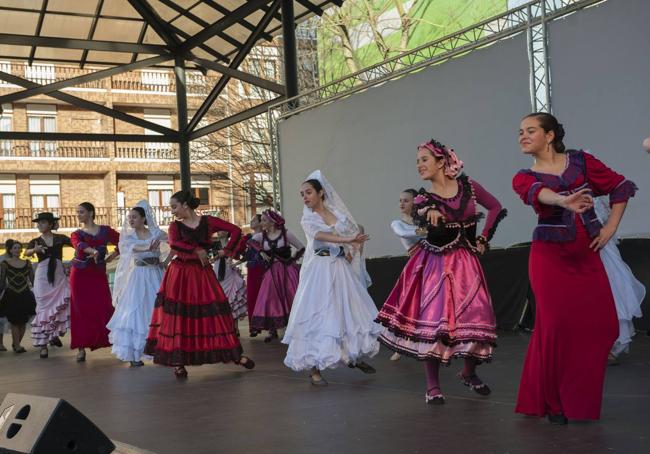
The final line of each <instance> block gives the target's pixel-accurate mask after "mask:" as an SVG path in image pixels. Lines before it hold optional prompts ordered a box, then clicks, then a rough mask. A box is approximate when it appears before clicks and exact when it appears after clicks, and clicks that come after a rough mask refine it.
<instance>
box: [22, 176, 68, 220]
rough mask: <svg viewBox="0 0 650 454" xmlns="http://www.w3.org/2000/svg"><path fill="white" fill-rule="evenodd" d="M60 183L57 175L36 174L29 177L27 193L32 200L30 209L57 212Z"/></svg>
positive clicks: (35, 211)
mask: <svg viewBox="0 0 650 454" xmlns="http://www.w3.org/2000/svg"><path fill="white" fill-rule="evenodd" d="M60 193H61V184H60V182H59V176H58V175H36V176H31V177H29V194H30V196H31V201H32V211H33V212H34V213H37V212H39V211H51V212H53V213H55V214H57V212H58V209H59V207H60V206H61V205H60V203H59V197H60Z"/></svg>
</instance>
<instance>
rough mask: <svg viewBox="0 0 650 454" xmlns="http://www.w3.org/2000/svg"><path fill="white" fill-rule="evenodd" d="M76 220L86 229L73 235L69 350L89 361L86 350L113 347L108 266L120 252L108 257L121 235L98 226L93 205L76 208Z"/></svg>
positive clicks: (106, 227) (78, 358)
mask: <svg viewBox="0 0 650 454" xmlns="http://www.w3.org/2000/svg"><path fill="white" fill-rule="evenodd" d="M77 219H79V222H81V223H82V224H83V225H84V227H83V228H81V229H79V230H76V231H75V232H73V233H72V236H71V237H70V240H71V242H72V247H73V248H74V249H75V256H74V259H73V260H72V269H71V271H70V334H71V341H70V348H73V349H74V348H77V349H79V352H78V353H77V361H78V362H83V361H85V360H86V350H85V349H86V348H89V349H91V350H96V349H98V348H103V347H110V345H111V344H110V342H109V341H108V329H107V328H106V324H107V323H108V322H109V320H110V319H111V317H112V316H113V304H112V302H111V301H112V300H111V290H110V288H109V287H108V277H107V276H106V264H107V263H108V262H110V261H111V260H113V259H114V258H115V257H116V256H117V255H118V254H119V250H118V249H117V248H116V249H115V251H114V252H113V253H111V254H108V255H107V252H108V249H107V246H108V245H109V244H113V245H115V246H117V243H118V242H119V240H120V234H119V233H117V232H116V231H115V230H113V229H112V228H110V227H109V226H107V225H97V224H95V207H94V206H93V204H92V203H90V202H84V203H81V204H79V206H77Z"/></svg>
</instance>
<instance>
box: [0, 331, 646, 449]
mask: <svg viewBox="0 0 650 454" xmlns="http://www.w3.org/2000/svg"><path fill="white" fill-rule="evenodd" d="M243 331H244V332H246V330H245V328H244V330H243ZM596 335H598V333H594V336H596ZM528 338H529V335H527V334H523V333H522V334H515V333H500V339H499V348H498V349H497V351H496V358H495V360H494V362H493V363H492V364H488V365H485V366H481V367H480V368H479V373H480V374H481V376H482V377H483V378H484V379H485V380H486V381H487V382H488V383H489V384H490V386H491V387H492V390H493V393H492V395H491V396H490V397H488V398H481V397H480V396H478V395H476V394H474V393H472V392H470V391H469V390H468V389H467V388H465V387H464V386H462V385H461V384H460V383H459V382H458V381H457V379H456V377H455V374H456V372H457V371H458V370H459V368H460V363H458V362H456V363H454V364H452V366H451V367H450V368H446V369H443V370H442V372H441V377H442V385H443V387H444V392H445V394H446V396H447V403H446V405H444V406H431V405H430V406H427V405H425V403H424V373H423V367H422V364H419V363H417V362H416V361H414V360H411V359H405V358H403V359H402V360H400V361H397V362H392V361H389V359H388V357H389V356H390V352H389V351H388V350H386V349H383V348H382V351H381V352H380V354H379V355H378V356H377V357H376V358H374V359H373V360H372V361H371V363H372V364H373V365H374V366H375V367H376V368H377V374H376V375H364V374H362V373H361V372H359V371H358V370H352V369H348V368H342V369H337V370H334V371H327V372H326V374H325V377H326V378H327V379H328V381H329V383H330V386H329V387H326V388H315V387H313V386H311V385H310V384H309V379H308V377H307V374H306V373H294V372H292V371H291V370H289V369H287V368H286V367H284V365H283V364H282V359H283V354H284V351H285V347H284V346H283V345H281V344H280V343H279V342H278V341H277V340H276V341H274V343H272V344H264V343H263V342H262V338H261V337H257V338H255V339H249V338H248V337H245V338H244V339H242V343H243V345H244V348H245V349H246V353H247V354H249V355H250V356H252V357H253V358H254V359H255V361H256V362H257V367H256V369H255V370H252V371H245V370H243V369H242V368H241V367H237V366H233V365H215V366H201V367H194V368H189V374H190V377H189V379H188V380H187V381H184V382H179V381H177V380H176V379H175V378H174V376H173V375H172V371H171V370H170V369H166V368H162V367H158V366H153V365H151V364H147V365H146V366H145V367H142V368H136V369H131V368H129V367H128V366H127V365H124V364H122V363H120V362H118V361H117V360H115V359H114V358H113V357H111V355H110V352H109V350H108V349H104V350H102V351H98V352H94V353H89V354H88V360H87V362H86V363H81V364H77V363H76V362H75V360H74V356H75V353H74V352H72V351H70V350H69V349H68V348H64V349H58V350H54V351H51V353H50V358H49V359H47V360H41V359H39V358H38V352H37V351H35V350H33V349H30V350H29V352H28V353H25V354H22V355H16V354H14V353H13V352H4V353H0V400H2V399H4V396H5V394H6V393H8V392H15V393H23V394H36V395H42V396H50V397H61V398H63V399H66V400H68V401H69V402H70V403H71V404H72V405H74V406H75V407H77V408H78V409H79V410H80V411H82V412H83V413H84V414H85V415H86V416H88V417H89V418H90V419H91V420H92V421H94V422H95V423H96V424H97V425H98V426H99V427H100V428H101V429H102V430H103V431H104V432H105V433H106V434H107V435H108V436H109V437H110V438H112V439H115V440H119V441H121V442H124V443H128V444H130V445H134V446H137V447H139V448H143V449H147V450H150V451H153V452H155V453H158V454H166V453H169V454H171V453H183V454H199V453H206V454H207V453H242V454H243V453H257V454H264V453H300V454H307V453H326V454H334V453H336V454H341V453H346V454H347V453H354V454H362V453H363V454H365V453H391V454H395V453H431V452H446V451H450V450H454V451H455V452H459V453H465V452H471V453H519V452H525V453H547V452H556V453H567V452H576V453H577V452H580V453H583V452H589V453H600V452H624V453H633V452H645V450H646V449H647V447H648V439H649V437H650V337H647V336H645V333H643V335H641V334H639V335H638V336H637V338H636V340H635V341H634V343H633V344H632V352H631V354H629V355H627V356H625V357H624V358H623V361H622V364H621V365H620V366H614V367H609V368H608V371H607V380H606V388H605V399H604V403H603V415H602V420H601V421H600V422H596V423H593V422H589V423H585V422H582V423H570V424H569V425H568V426H564V427H559V426H551V425H549V424H548V423H547V422H546V421H545V420H538V419H536V418H527V417H522V416H519V415H515V414H514V413H513V408H514V402H515V397H516V392H517V385H518V381H519V374H520V371H521V366H522V362H523V357H524V354H525V349H526V346H527V344H528ZM588 341H589V340H588V339H585V342H588ZM4 342H5V345H7V344H8V343H10V340H9V336H6V335H5V341H4Z"/></svg>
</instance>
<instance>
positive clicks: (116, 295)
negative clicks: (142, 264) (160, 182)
mask: <svg viewBox="0 0 650 454" xmlns="http://www.w3.org/2000/svg"><path fill="white" fill-rule="evenodd" d="M135 207H139V208H142V209H143V210H144V215H145V219H146V220H147V228H148V229H149V233H150V235H149V238H147V239H146V240H140V239H139V238H138V236H137V234H136V232H135V229H134V228H133V227H131V225H130V224H129V217H128V216H125V218H124V223H123V224H122V231H121V232H120V241H119V249H120V259H119V261H118V263H117V269H116V270H115V278H114V279H113V305H114V306H116V305H117V304H118V303H119V299H120V297H121V296H122V293H123V292H124V289H125V288H126V284H127V282H128V280H129V277H130V276H131V272H132V271H133V268H134V267H135V261H134V259H133V254H134V251H133V248H134V247H135V246H136V245H138V244H140V245H142V244H143V242H144V243H148V244H151V243H152V242H153V241H155V240H160V241H161V243H160V251H161V260H164V257H166V256H167V254H168V253H169V246H168V245H167V243H165V242H163V241H164V240H165V239H166V238H167V235H166V234H165V232H163V231H162V230H160V227H158V223H157V222H156V217H155V215H154V213H153V210H152V209H151V205H149V202H147V201H146V200H140V201H139V202H138V203H136V204H135Z"/></svg>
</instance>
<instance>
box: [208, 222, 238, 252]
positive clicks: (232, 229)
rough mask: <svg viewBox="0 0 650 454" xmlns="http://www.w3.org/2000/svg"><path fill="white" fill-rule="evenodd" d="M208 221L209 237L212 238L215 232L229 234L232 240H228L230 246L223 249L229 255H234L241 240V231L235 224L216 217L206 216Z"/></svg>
mask: <svg viewBox="0 0 650 454" xmlns="http://www.w3.org/2000/svg"><path fill="white" fill-rule="evenodd" d="M206 218H207V219H208V232H209V235H208V236H209V237H211V236H212V235H213V234H214V233H215V232H224V231H225V232H228V234H229V235H230V238H229V239H228V244H227V245H226V246H225V247H224V248H223V249H224V250H225V251H226V253H228V255H232V254H233V251H234V250H235V248H236V246H237V244H239V240H240V238H241V229H240V228H239V227H237V226H236V225H235V224H231V223H230V222H226V221H224V220H223V219H219V218H217V217H214V216H206Z"/></svg>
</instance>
